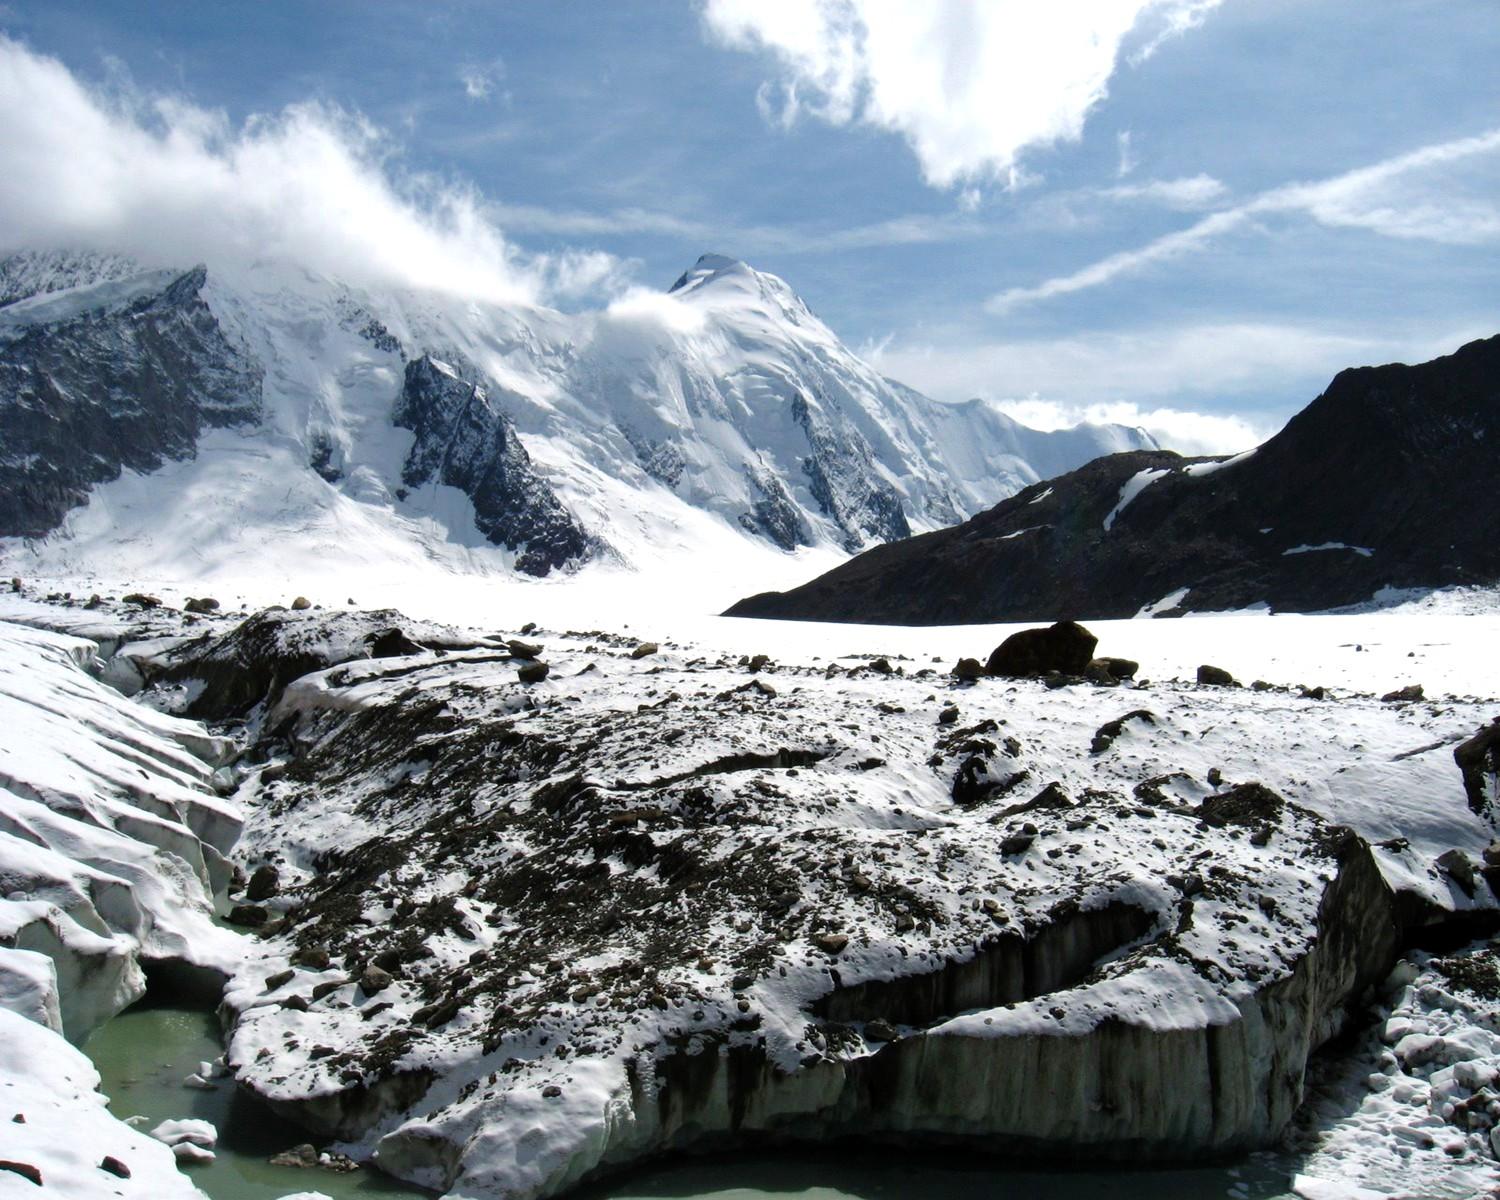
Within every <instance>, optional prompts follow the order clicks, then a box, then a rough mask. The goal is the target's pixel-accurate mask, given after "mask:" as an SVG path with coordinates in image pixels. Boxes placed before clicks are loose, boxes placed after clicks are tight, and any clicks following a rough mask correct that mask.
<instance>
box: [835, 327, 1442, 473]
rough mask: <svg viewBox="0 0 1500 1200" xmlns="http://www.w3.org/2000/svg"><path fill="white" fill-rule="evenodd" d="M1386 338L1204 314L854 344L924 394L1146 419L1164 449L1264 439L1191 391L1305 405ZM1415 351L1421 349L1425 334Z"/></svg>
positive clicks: (1237, 445) (1046, 422)
mask: <svg viewBox="0 0 1500 1200" xmlns="http://www.w3.org/2000/svg"><path fill="white" fill-rule="evenodd" d="M1431 344H1432V345H1433V346H1436V347H1438V348H1448V349H1451V346H1450V345H1448V344H1447V343H1446V342H1443V341H1440V340H1436V339H1434V340H1433V341H1432V343H1431ZM1386 345H1387V343H1386V342H1385V341H1383V340H1382V339H1380V338H1379V337H1376V336H1374V335H1370V334H1365V333H1353V332H1349V331H1346V330H1337V329H1334V330H1329V329H1310V328H1305V327H1302V326H1298V325H1294V324H1289V323H1277V322H1243V321H1242V322H1233V323H1230V322H1214V321H1207V322H1201V323H1198V324H1192V325H1172V326H1159V327H1145V328H1138V329H1128V330H1120V331H1113V332H1079V333H1076V334H1070V335H1067V336H1061V337H1038V338H996V337H994V336H990V337H985V336H983V335H981V334H979V333H978V332H976V331H975V330H973V329H953V330H950V331H948V332H946V333H944V334H942V335H939V336H936V337H932V338H928V339H923V338H920V337H911V336H898V337H892V338H887V339H884V340H883V341H882V342H880V343H876V344H873V345H869V346H865V347H864V348H863V352H864V353H865V354H867V355H868V356H869V358H870V360H871V362H872V363H873V364H874V365H875V366H876V367H877V369H879V370H880V371H881V372H882V373H884V374H886V375H889V376H891V377H892V378H895V379H900V380H901V381H902V382H904V383H907V384H910V385H911V386H913V387H915V388H917V389H918V390H920V391H923V392H926V393H928V394H929V395H933V396H937V397H939V398H940V399H944V400H962V399H967V398H970V397H974V396H982V397H985V398H987V399H991V400H994V401H996V402H998V403H1000V404H1001V407H1003V408H1004V409H1005V410H1006V411H1007V412H1009V413H1010V415H1011V416H1013V417H1015V418H1016V419H1017V420H1019V421H1022V422H1024V423H1025V424H1028V425H1031V426H1033V427H1035V428H1039V429H1058V428H1062V427H1064V426H1067V425H1072V424H1075V423H1077V422H1078V421H1105V422H1108V421H1117V422H1120V423H1123V424H1127V425H1139V426H1141V427H1143V428H1145V429H1146V430H1148V431H1149V432H1150V433H1151V434H1153V435H1154V436H1155V437H1156V438H1157V439H1158V440H1160V441H1161V442H1162V444H1163V445H1166V446H1168V447H1169V448H1171V449H1174V450H1180V451H1182V452H1184V453H1194V454H1217V453H1229V452H1233V451H1237V450H1243V449H1246V448H1247V447H1249V446H1253V445H1255V444H1257V443H1258V442H1260V441H1263V440H1264V439H1265V438H1266V437H1268V436H1269V435H1270V434H1271V433H1273V432H1275V430H1274V427H1273V425H1274V422H1272V421H1269V420H1266V419H1261V418H1257V417H1255V416H1253V415H1247V414H1245V413H1235V414H1229V413H1222V412H1221V413H1209V412H1203V411H1199V410H1198V409H1196V408H1195V407H1194V401H1193V397H1201V396H1221V395H1223V394H1226V393H1239V392H1243V391H1245V390H1246V389H1251V388H1253V389H1256V390H1259V391H1263V392H1266V393H1269V394H1274V393H1275V392H1276V390H1277V389H1278V388H1280V389H1287V388H1288V387H1289V386H1290V387H1291V388H1292V389H1293V390H1294V391H1296V390H1306V389H1312V390H1306V394H1305V395H1302V396H1301V399H1302V401H1303V402H1305V401H1307V400H1311V399H1312V398H1313V396H1314V395H1316V394H1317V391H1316V389H1318V388H1320V387H1321V386H1322V384H1323V383H1325V382H1326V381H1327V379H1328V378H1330V377H1331V376H1332V375H1333V373H1334V372H1336V371H1337V370H1339V369H1340V368H1342V367H1345V366H1348V365H1350V364H1351V363H1358V362H1364V361H1370V360H1371V359H1372V358H1375V359H1380V358H1382V357H1383V347H1385V346H1386ZM1414 348H1416V349H1419V350H1420V351H1421V352H1423V353H1425V351H1426V350H1427V348H1428V343H1426V342H1423V343H1421V345H1420V347H1414ZM1427 356H1428V357H1430V355H1427ZM1185 388H1186V389H1187V390H1189V392H1190V395H1188V396H1184V395H1183V393H1184V390H1185ZM1174 399H1175V400H1176V401H1177V402H1176V403H1174V402H1173V401H1174Z"/></svg>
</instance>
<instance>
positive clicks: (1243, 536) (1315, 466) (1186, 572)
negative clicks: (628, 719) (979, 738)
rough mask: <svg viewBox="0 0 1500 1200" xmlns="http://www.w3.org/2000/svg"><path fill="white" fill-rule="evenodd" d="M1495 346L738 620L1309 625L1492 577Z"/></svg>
mask: <svg viewBox="0 0 1500 1200" xmlns="http://www.w3.org/2000/svg"><path fill="white" fill-rule="evenodd" d="M1497 443H1500V336H1497V337H1492V338H1488V339H1486V340H1483V341H1477V342H1471V343H1469V344H1468V345H1466V346H1464V347H1462V348H1461V349H1459V350H1458V351H1456V352H1455V353H1453V354H1450V355H1447V356H1446V357H1443V358H1438V359H1435V360H1433V361H1432V362H1428V363H1423V364H1421V365H1418V366H1405V365H1401V364H1393V365H1389V366H1382V367H1360V368H1357V369H1354V370H1348V371H1343V372H1341V373H1340V374H1339V375H1338V376H1337V377H1336V378H1335V379H1334V380H1333V382H1332V383H1331V384H1329V386H1328V389H1327V391H1325V392H1324V393H1323V394H1322V395H1321V396H1319V397H1318V398H1317V399H1316V400H1314V401H1313V402H1312V403H1311V404H1309V405H1308V406H1307V408H1305V409H1304V410H1303V411H1302V412H1301V413H1299V414H1298V415H1297V416H1296V417H1294V418H1293V419H1292V420H1291V421H1290V422H1289V423H1288V424H1287V426H1286V428H1285V429H1283V430H1282V431H1281V432H1280V433H1278V434H1277V435H1276V436H1275V437H1273V438H1271V439H1270V440H1269V441H1268V442H1266V443H1265V444H1264V445H1262V446H1261V447H1259V448H1258V449H1256V450H1254V451H1253V452H1251V453H1248V454H1242V455H1238V456H1236V457H1234V458H1227V459H1208V458H1199V459H1189V458H1182V457H1180V456H1178V455H1176V454H1172V453H1170V452H1168V451H1159V450H1141V451H1132V452H1129V453H1125V454H1114V455H1109V456H1107V457H1104V458H1098V459H1095V460H1094V461H1093V462H1091V463H1088V464H1087V465H1086V466H1083V467H1081V468H1079V469H1077V470H1075V471H1072V472H1070V473H1068V474H1065V475H1061V476H1059V477H1057V478H1055V479H1050V480H1047V481H1046V482H1045V483H1037V484H1033V485H1032V486H1031V487H1028V488H1026V489H1025V490H1024V491H1022V492H1020V493H1018V494H1017V495H1015V496H1013V497H1011V498H1010V499H1008V500H1005V501H1003V502H1001V503H1000V504H998V505H996V506H995V507H994V508H992V509H990V510H988V511H987V512H983V513H981V514H979V515H978V516H976V517H974V518H972V519H971V520H969V521H966V522H964V523H963V524H961V525H956V526H954V527H952V528H949V529H941V530H937V531H935V532H933V533H925V534H921V535H919V536H917V537H913V538H909V539H907V540H905V541H901V542H893V543H890V544H888V545H884V546H877V547H875V548H874V549H872V550H870V551H868V552H867V553H865V554H862V555H860V556H859V557H857V558H855V559H853V560H851V561H850V562H847V563H844V564H843V565H842V566H840V567H837V568H836V569H834V570H832V571H830V572H828V573H827V574H825V575H822V576H819V577H818V578H817V579H814V580H812V581H811V582H809V583H806V584H803V585H802V586H801V587H799V588H796V589H793V590H792V591H788V592H766V593H762V594H760V595H757V596H751V597H748V598H746V599H744V600H741V601H740V602H739V603H737V604H735V605H734V606H733V607H732V608H731V609H729V615H731V616H739V617H777V618H783V619H791V620H809V621H853V622H861V623H869V624H910V625H941V624H973V623H978V622H990V621H996V622H998V621H1031V620H1038V619H1043V618H1045V617H1047V616H1049V615H1051V614H1054V613H1058V612H1072V613H1079V614H1086V615H1089V616H1096V617H1100V618H1106V617H1130V616H1134V615H1136V614H1137V613H1142V614H1144V615H1157V616H1172V615H1181V614H1182V613H1184V612H1201V611H1214V610H1224V609H1238V608H1245V607H1248V606H1252V605H1258V604H1267V605H1269V606H1270V607H1271V608H1272V609H1275V610H1278V611H1290V612H1310V611H1317V610H1320V609H1327V608H1333V607H1337V606H1341V605H1349V604H1356V603H1361V602H1364V601H1368V600H1370V599H1371V597H1372V596H1375V595H1376V594H1377V593H1378V592H1380V591H1381V590H1382V589H1388V588H1394V589H1409V588H1422V589H1430V588H1438V587H1444V586H1449V585H1489V584H1493V583H1495V582H1497V581H1500V505H1497V504H1496V503H1495V499H1494V480H1495V446H1496V445H1497Z"/></svg>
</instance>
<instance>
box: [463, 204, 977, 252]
mask: <svg viewBox="0 0 1500 1200" xmlns="http://www.w3.org/2000/svg"><path fill="white" fill-rule="evenodd" d="M488 211H489V212H490V213H491V214H492V215H493V217H494V218H495V219H496V220H497V221H498V222H499V223H500V224H502V225H504V226H505V228H506V229H509V230H511V231H513V232H516V233H543V234H554V235H559V236H566V237H619V236H624V235H632V234H635V235H639V234H647V235H652V236H660V237H670V238H678V239H681V240H683V241H685V242H689V243H691V244H693V245H698V246H718V247H721V248H723V249H724V251H725V252H726V253H735V254H742V255H744V254H832V253H837V252H840V251H845V250H861V249H870V248H872V247H877V246H918V245H933V244H937V243H942V242H954V241H962V240H964V239H968V238H978V237H983V236H985V235H986V234H988V233H989V232H991V230H990V228H989V226H987V225H986V224H984V223H983V222H981V221H980V220H978V219H977V218H975V217H973V216H971V215H970V213H971V211H972V209H970V208H966V207H965V206H964V205H963V204H962V203H961V204H960V211H959V212H957V213H948V214H926V213H917V214H912V215H909V216H904V217H892V218H890V219H888V220H884V221H875V222H871V223H869V224H866V225H852V226H847V227H845V228H842V229H803V228H797V227H793V226H774V225H736V224H733V223H726V222H714V221H705V220H700V219H694V218H691V217H683V216H678V215H676V214H673V213H667V212H661V211H658V210H653V209H645V208H618V209H612V210H610V211H608V212H583V211H578V210H559V209H551V208H545V207H542V206H539V205H518V204H496V205H491V206H490V208H489V210H488Z"/></svg>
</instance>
